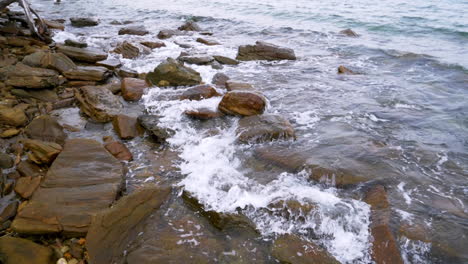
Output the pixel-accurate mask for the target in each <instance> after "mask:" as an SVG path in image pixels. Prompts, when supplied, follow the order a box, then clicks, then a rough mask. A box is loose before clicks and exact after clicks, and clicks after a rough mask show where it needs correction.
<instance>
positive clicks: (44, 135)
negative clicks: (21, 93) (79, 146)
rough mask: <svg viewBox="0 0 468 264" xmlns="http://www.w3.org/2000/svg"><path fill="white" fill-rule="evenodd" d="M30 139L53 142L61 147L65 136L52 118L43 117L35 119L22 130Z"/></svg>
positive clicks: (61, 128)
mask: <svg viewBox="0 0 468 264" xmlns="http://www.w3.org/2000/svg"><path fill="white" fill-rule="evenodd" d="M24 132H25V134H26V135H27V136H28V137H29V138H31V139H37V140H42V141H50V142H55V143H58V144H60V145H63V143H64V142H65V139H66V138H67V135H66V134H65V132H63V127H62V126H61V125H60V124H59V123H58V122H57V120H56V119H55V118H54V117H51V116H48V115H43V116H38V117H36V118H35V119H34V120H33V121H31V123H30V124H29V125H28V126H27V127H26V129H25V130H24Z"/></svg>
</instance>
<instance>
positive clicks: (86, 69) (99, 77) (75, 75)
mask: <svg viewBox="0 0 468 264" xmlns="http://www.w3.org/2000/svg"><path fill="white" fill-rule="evenodd" d="M63 74H64V75H65V77H67V78H68V79H70V80H80V81H96V82H99V81H103V80H105V79H107V78H108V77H109V75H110V72H109V70H108V69H107V68H105V67H101V66H79V67H76V68H75V69H71V70H68V71H65V72H64V73H63Z"/></svg>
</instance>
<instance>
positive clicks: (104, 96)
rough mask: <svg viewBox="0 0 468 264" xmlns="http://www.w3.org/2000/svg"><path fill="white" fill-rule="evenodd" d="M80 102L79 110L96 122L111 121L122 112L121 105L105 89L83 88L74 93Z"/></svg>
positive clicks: (96, 87) (115, 97)
mask: <svg viewBox="0 0 468 264" xmlns="http://www.w3.org/2000/svg"><path fill="white" fill-rule="evenodd" d="M75 97H76V99H77V100H78V101H79V102H80V109H81V111H83V113H85V114H86V115H88V116H89V117H91V119H93V120H94V121H96V122H100V123H105V122H109V121H111V120H112V119H113V118H114V116H116V115H118V114H119V113H120V112H121V110H122V103H121V102H120V101H119V99H118V98H117V96H115V95H114V94H112V92H111V91H109V90H108V89H106V88H105V87H99V86H84V87H81V88H80V89H79V90H77V91H76V93H75Z"/></svg>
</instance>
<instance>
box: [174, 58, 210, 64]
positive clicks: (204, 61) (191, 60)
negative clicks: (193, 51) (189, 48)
mask: <svg viewBox="0 0 468 264" xmlns="http://www.w3.org/2000/svg"><path fill="white" fill-rule="evenodd" d="M178 59H179V60H180V61H182V62H186V63H189V64H197V65H207V64H210V63H211V62H213V61H214V58H213V57H211V56H181V57H179V58H178Z"/></svg>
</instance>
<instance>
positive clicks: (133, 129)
mask: <svg viewBox="0 0 468 264" xmlns="http://www.w3.org/2000/svg"><path fill="white" fill-rule="evenodd" d="M112 125H113V127H114V130H115V132H116V133H117V135H118V136H119V137H120V138H121V139H132V138H135V137H138V136H139V135H141V134H142V133H141V132H143V128H142V127H141V126H140V124H139V123H138V120H137V118H136V117H130V116H126V115H116V116H115V117H114V120H113V121H112Z"/></svg>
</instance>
